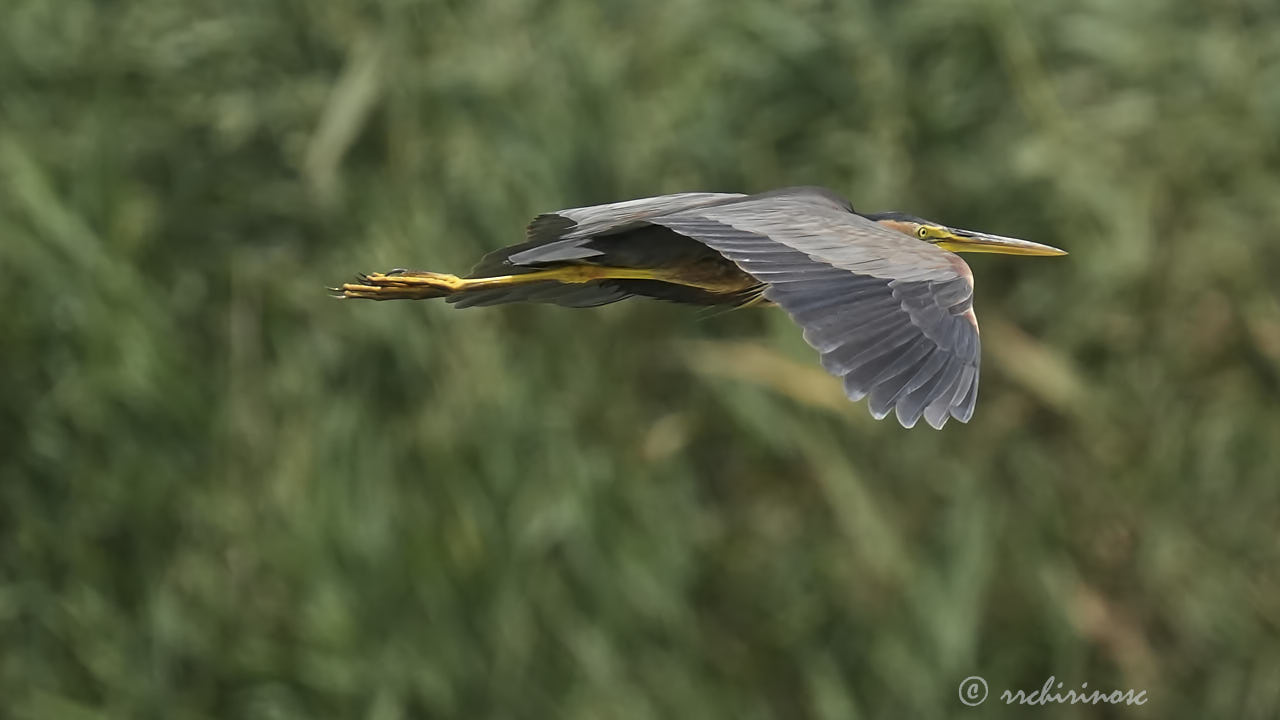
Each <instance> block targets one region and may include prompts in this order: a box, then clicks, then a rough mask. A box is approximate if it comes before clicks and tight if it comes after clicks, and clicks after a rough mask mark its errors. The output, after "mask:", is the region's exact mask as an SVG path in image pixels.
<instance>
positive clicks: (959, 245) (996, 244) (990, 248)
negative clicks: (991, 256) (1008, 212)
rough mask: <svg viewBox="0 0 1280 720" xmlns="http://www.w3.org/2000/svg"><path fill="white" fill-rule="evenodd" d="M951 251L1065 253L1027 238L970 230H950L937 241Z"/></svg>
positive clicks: (1015, 253) (1011, 253)
mask: <svg viewBox="0 0 1280 720" xmlns="http://www.w3.org/2000/svg"><path fill="white" fill-rule="evenodd" d="M937 244H938V245H939V246H941V247H942V248H944V249H946V250H950V251H951V252H986V253H1001V254H1004V255H1066V254H1067V251H1066V250H1059V249H1058V248H1056V247H1053V246H1052V245H1041V244H1040V243H1033V242H1031V241H1029V240H1019V239H1018V238H1011V237H1005V236H1003V235H990V234H988V233H980V232H973V231H971V230H951V237H950V238H948V239H946V240H941V241H939V242H938V243H937Z"/></svg>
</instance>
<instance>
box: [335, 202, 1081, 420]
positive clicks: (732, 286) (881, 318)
mask: <svg viewBox="0 0 1280 720" xmlns="http://www.w3.org/2000/svg"><path fill="white" fill-rule="evenodd" d="M956 252H992V253H1006V254H1011V255H1065V254H1066V253H1065V252H1064V251H1062V250H1059V249H1057V248H1054V247H1050V246H1048V245H1040V244H1038V243H1033V242H1028V241H1026V240H1018V239H1015V238H1008V237H1002V236H1000V235H990V234H987V233H981V232H973V231H969V230H960V229H957V228H952V227H947V226H945V225H941V224H939V223H935V222H931V221H928V220H922V219H920V218H917V217H913V216H911V215H906V214H904V213H898V212H883V213H858V212H855V211H854V209H853V206H852V205H850V204H849V202H848V201H847V200H845V199H844V198H842V197H840V196H839V195H837V194H835V193H833V192H831V191H829V190H826V189H823V188H814V187H800V188H785V189H781V190H774V191H771V192H766V193H760V194H758V195H742V194H736V193H679V194H675V195H662V196H659V197H651V198H642V199H639V200H629V201H626V202H618V203H610V204H607V205H596V206H592V207H584V208H571V209H567V210H558V211H556V212H552V213H545V214H542V215H539V216H538V217H536V218H535V219H534V220H533V222H532V223H530V224H529V227H528V229H527V231H526V241H525V242H523V243H521V244H518V245H513V246H510V247H506V248H503V249H501V250H497V251H495V252H492V253H490V254H488V255H486V256H485V257H484V258H483V259H481V261H480V263H479V264H478V265H476V267H475V269H474V270H472V271H471V274H469V275H467V276H465V277H460V276H457V275H448V274H444V273H434V272H417V271H409V270H402V269H397V270H392V271H389V272H386V273H373V274H369V275H360V276H358V278H357V282H355V283H350V284H347V285H343V286H342V288H341V289H340V291H341V293H342V296H343V297H347V298H360V299H367V300H420V299H427V298H444V300H445V301H446V302H449V303H453V304H455V305H457V306H458V307H471V306H475V305H498V304H502V303H512V302H545V303H555V304H558V305H567V306H571V307H592V306H596V305H604V304H607V303H612V302H617V301H618V300H622V299H625V298H629V297H636V296H639V297H650V298H658V299H662V300H670V301H673V302H678V303H688V304H694V305H722V306H730V307H743V306H749V305H766V304H768V305H778V306H780V307H781V308H782V309H783V310H785V311H786V312H787V313H788V314H790V316H791V317H792V319H794V320H795V321H796V323H798V324H799V325H800V326H801V327H802V328H803V329H804V339H805V341H806V342H808V343H809V344H810V345H811V346H813V348H814V349H816V350H817V351H818V352H819V354H820V355H821V359H822V365H823V367H824V368H826V370H827V371H828V372H830V373H831V374H832V375H835V376H837V377H840V378H842V379H843V381H844V390H845V393H846V394H847V395H848V396H849V398H850V399H851V400H860V399H862V398H863V397H867V398H868V403H867V404H868V407H869V409H870V411H871V414H872V415H873V416H874V417H876V418H877V419H880V418H884V417H885V416H886V415H888V414H889V413H890V412H895V413H896V414H897V417H898V421H899V422H900V423H902V425H903V426H905V427H912V426H913V425H915V424H916V421H918V420H919V419H920V418H921V417H924V419H925V421H926V422H928V423H929V425H931V426H933V427H935V428H941V427H942V426H943V425H944V424H946V422H947V419H948V417H954V418H955V419H957V420H959V421H961V422H968V420H969V418H970V417H972V416H973V408H974V403H975V402H976V400H977V395H978V366H979V340H978V320H977V316H976V315H974V312H973V273H972V272H971V271H970V270H969V266H968V265H966V264H965V262H964V261H963V260H961V259H960V257H959V256H957V255H955V254H954V253H956ZM335 290H337V289H335Z"/></svg>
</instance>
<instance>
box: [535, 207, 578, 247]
mask: <svg viewBox="0 0 1280 720" xmlns="http://www.w3.org/2000/svg"><path fill="white" fill-rule="evenodd" d="M577 226H578V223H576V222H574V221H572V220H570V219H569V218H567V217H565V216H563V215H557V214H556V213H542V214H541V215H539V216H537V217H536V218H534V219H533V222H531V223H529V226H528V227H526V228H525V230H524V237H525V239H526V240H528V241H529V242H535V243H544V242H550V241H552V240H559V239H560V238H562V237H564V235H565V233H567V232H569V231H570V230H573V229H574V228H575V227H577Z"/></svg>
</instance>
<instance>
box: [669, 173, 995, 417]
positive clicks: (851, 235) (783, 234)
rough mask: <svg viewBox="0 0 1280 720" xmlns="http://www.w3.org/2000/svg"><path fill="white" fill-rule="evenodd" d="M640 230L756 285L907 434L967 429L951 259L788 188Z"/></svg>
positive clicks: (964, 341)
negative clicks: (920, 429) (919, 428)
mask: <svg viewBox="0 0 1280 720" xmlns="http://www.w3.org/2000/svg"><path fill="white" fill-rule="evenodd" d="M649 222H651V223H653V224H656V225H662V226H664V227H668V228H670V229H672V230H674V231H676V232H678V233H680V234H681V235H685V236H687V237H691V238H694V239H696V240H698V241H700V242H703V243H705V244H706V245H707V246H709V247H711V248H712V249H714V250H716V251H717V252H719V253H721V254H722V255H724V256H725V257H726V258H728V259H730V260H732V261H733V262H734V263H735V264H736V265H738V267H740V268H742V270H744V271H745V272H747V273H749V274H750V275H752V276H753V277H755V278H756V279H758V280H760V281H761V282H763V283H765V284H766V285H767V286H768V287H767V288H766V290H765V293H764V294H765V297H767V298H769V299H770V300H773V301H774V302H776V303H777V304H778V305H780V306H781V307H782V308H783V309H784V310H786V311H787V312H788V313H789V314H790V315H791V317H792V318H793V319H795V321H796V322H797V323H799V324H800V326H801V327H803V328H804V338H805V340H806V341H807V342H808V343H809V344H810V345H812V346H813V347H814V348H815V349H816V350H818V352H819V353H821V356H822V364H823V367H825V368H826V369H827V371H828V372H830V373H832V374H833V375H836V376H838V377H841V378H843V380H844V387H845V392H846V394H848V396H849V397H850V398H851V399H853V400H859V399H861V398H863V397H864V396H868V406H869V408H870V410H871V414H872V415H874V416H875V417H877V418H883V417H885V416H886V415H888V414H889V412H890V411H896V412H897V416H898V420H899V422H901V423H902V425H903V426H905V427H911V426H913V425H914V424H915V423H916V421H917V420H919V419H920V417H921V416H923V417H924V418H925V420H926V421H927V422H928V423H929V424H930V425H932V426H933V427H935V428H941V427H942V426H943V425H944V424H946V421H947V418H948V416H950V417H954V418H956V419H957V420H960V421H961V422H967V421H968V420H969V418H970V417H972V415H973V407H974V403H975V402H976V401H977V395H978V365H979V350H980V343H979V340H978V323H977V318H976V316H975V315H974V313H973V275H972V273H970V272H969V268H968V266H967V265H965V263H964V261H962V260H961V259H960V258H959V256H957V255H954V254H952V253H949V252H947V251H945V250H942V249H941V248H938V247H935V246H933V245H930V244H928V243H925V242H920V241H917V240H913V239H911V238H909V237H907V236H905V235H903V234H901V233H899V232H896V231H893V230H889V229H887V228H883V227H881V226H880V225H877V224H876V223H874V222H872V221H871V220H867V219H866V218H864V217H862V216H860V215H857V214H854V213H853V212H852V211H851V209H850V208H849V206H848V204H847V203H846V202H844V201H842V200H841V199H839V198H838V197H836V196H834V195H832V194H831V193H829V192H827V191H821V190H809V189H799V190H793V191H780V192H775V193H770V194H767V195H762V196H752V197H750V198H746V199H743V200H740V201H737V202H732V203H728V204H721V205H716V206H712V207H705V208H701V209H693V210H686V211H682V212H677V213H673V214H670V215H666V216H662V217H657V218H652V219H650V220H649Z"/></svg>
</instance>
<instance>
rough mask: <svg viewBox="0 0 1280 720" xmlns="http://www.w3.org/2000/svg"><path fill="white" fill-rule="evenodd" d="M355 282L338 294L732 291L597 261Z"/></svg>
mask: <svg viewBox="0 0 1280 720" xmlns="http://www.w3.org/2000/svg"><path fill="white" fill-rule="evenodd" d="M357 279H358V280H359V282H356V283H348V284H346V285H343V286H342V287H341V288H334V291H335V292H336V291H338V290H341V292H342V296H343V297H347V298H359V299H363V300H414V299H425V298H437V297H444V296H446V295H452V294H453V293H456V292H465V291H468V290H489V289H493V288H500V287H510V286H512V285H524V284H528V283H536V282H544V281H547V280H552V281H555V282H560V283H566V284H578V283H587V282H592V281H595V280H660V281H663V282H670V283H675V284H678V285H686V286H689V287H696V288H700V289H703V290H709V291H711V292H725V291H732V290H733V289H735V288H732V287H724V284H723V283H715V282H705V281H704V282H698V281H694V280H690V279H688V278H682V277H680V274H679V273H678V272H677V271H673V270H646V269H642V268H617V267H604V266H600V265H565V266H562V267H556V268H548V269H546V270H537V271H535V272H529V273H521V274H519V275H495V276H493V277H485V278H460V277H458V276H457V275H449V274H447V273H434V272H413V271H398V272H392V273H389V274H383V273H372V274H369V275H359V276H357Z"/></svg>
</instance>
